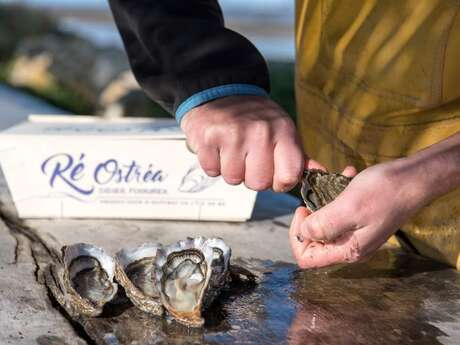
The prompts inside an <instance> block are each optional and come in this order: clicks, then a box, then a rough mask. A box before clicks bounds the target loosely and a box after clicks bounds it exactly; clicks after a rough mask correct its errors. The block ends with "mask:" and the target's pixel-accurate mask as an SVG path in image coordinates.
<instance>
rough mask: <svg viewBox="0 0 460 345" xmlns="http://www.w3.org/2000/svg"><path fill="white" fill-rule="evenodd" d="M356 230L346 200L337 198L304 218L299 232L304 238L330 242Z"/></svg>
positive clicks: (352, 215)
mask: <svg viewBox="0 0 460 345" xmlns="http://www.w3.org/2000/svg"><path fill="white" fill-rule="evenodd" d="M356 229H357V227H356V223H355V218H354V214H353V213H352V212H351V211H350V208H349V207H348V206H347V203H346V198H343V197H340V196H339V197H338V198H337V199H335V200H334V201H332V202H331V203H329V204H327V205H326V206H324V207H323V208H321V209H319V210H318V211H316V212H314V213H313V214H312V215H311V216H309V217H308V218H306V219H305V220H304V221H303V222H302V225H301V229H300V230H301V234H302V236H303V237H304V238H308V239H312V240H315V241H325V242H330V241H332V240H334V239H336V238H337V237H339V236H341V235H343V234H344V233H346V232H349V231H352V230H356Z"/></svg>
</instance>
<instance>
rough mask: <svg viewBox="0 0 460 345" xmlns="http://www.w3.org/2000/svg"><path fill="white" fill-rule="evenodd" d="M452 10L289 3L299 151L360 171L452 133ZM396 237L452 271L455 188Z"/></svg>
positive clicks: (457, 219) (448, 0)
mask: <svg viewBox="0 0 460 345" xmlns="http://www.w3.org/2000/svg"><path fill="white" fill-rule="evenodd" d="M459 6H460V2H459V1H456V0H297V8H296V49H297V66H296V93H297V105H298V116H299V123H298V125H299V130H300V132H301V134H302V136H303V143H304V147H305V150H306V152H307V153H308V154H309V155H310V156H311V157H312V158H314V159H316V160H318V161H320V162H321V163H323V164H324V165H326V166H327V167H328V168H329V169H330V170H332V171H340V170H341V169H343V168H344V167H345V166H346V165H349V164H353V165H355V166H356V167H357V168H359V169H364V168H365V167H367V166H369V165H372V164H376V163H378V162H383V161H387V160H392V159H395V158H398V157H404V156H408V155H411V154H413V153H415V152H417V151H419V150H421V149H423V148H425V147H427V146H429V145H432V144H435V143H437V142H439V141H441V140H443V139H445V138H446V137H448V136H450V135H452V134H455V133H456V132H458V131H460V14H459ZM388 202H391V200H388ZM402 230H403V232H404V234H405V237H406V238H407V239H408V240H409V241H410V242H411V244H412V245H413V246H414V247H415V248H416V249H417V250H418V251H419V252H420V253H421V254H422V255H425V256H428V257H431V258H433V259H436V260H439V261H442V262H445V263H448V264H450V265H452V266H454V267H457V269H460V189H457V190H455V191H453V192H451V193H449V194H448V195H445V196H443V197H442V198H440V199H438V200H436V202H434V203H432V204H431V205H430V206H428V207H426V208H424V209H422V210H421V211H420V212H419V213H418V214H417V215H416V216H415V217H414V218H413V219H412V220H411V221H410V222H409V223H408V224H406V225H404V226H403V229H402Z"/></svg>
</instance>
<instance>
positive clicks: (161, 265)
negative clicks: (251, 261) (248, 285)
mask: <svg viewBox="0 0 460 345" xmlns="http://www.w3.org/2000/svg"><path fill="white" fill-rule="evenodd" d="M229 260H230V248H228V247H227V246H226V245H225V243H223V241H221V240H217V239H211V240H206V239H205V238H203V237H198V238H195V239H192V238H188V239H187V240H185V241H179V242H177V243H175V244H173V245H171V246H168V247H166V248H164V249H163V250H160V251H159V252H158V254H157V261H156V266H157V270H156V277H157V284H158V290H159V292H160V298H161V301H162V303H163V306H164V307H165V308H166V309H167V310H168V312H169V314H170V315H171V316H172V317H173V318H174V319H176V320H177V321H178V322H180V323H182V324H184V325H186V326H190V327H200V326H202V325H203V323H204V320H203V318H202V317H201V311H202V309H204V308H205V307H206V306H208V305H210V304H211V303H212V300H213V299H214V298H215V297H216V296H217V295H218V292H219V290H220V287H222V284H225V280H226V278H225V277H226V276H227V274H228V264H229ZM208 290H210V291H212V292H211V293H209V292H208Z"/></svg>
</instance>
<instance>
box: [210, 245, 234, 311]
mask: <svg viewBox="0 0 460 345" xmlns="http://www.w3.org/2000/svg"><path fill="white" fill-rule="evenodd" d="M206 245H208V246H209V247H211V248H212V249H213V259H212V264H211V268H212V274H211V278H210V281H209V286H208V288H207V289H206V293H205V297H204V303H203V308H204V309H206V308H207V307H209V306H210V305H211V304H212V302H213V301H214V299H215V298H216V297H217V296H218V295H219V293H220V292H221V290H222V288H224V287H225V286H226V285H227V284H228V283H229V280H230V258H231V256H232V250H231V249H230V247H229V246H228V245H227V244H226V243H225V242H224V241H223V240H222V239H221V238H210V239H208V240H206Z"/></svg>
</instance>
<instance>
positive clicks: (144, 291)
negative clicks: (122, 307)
mask: <svg viewBox="0 0 460 345" xmlns="http://www.w3.org/2000/svg"><path fill="white" fill-rule="evenodd" d="M160 248H161V244H157V243H144V244H142V245H140V246H138V247H135V248H130V249H122V250H120V251H119V252H118V253H117V254H116V259H117V267H116V273H115V277H116V279H117V281H118V282H119V283H120V284H121V285H122V286H123V288H124V289H125V292H126V295H127V296H128V298H129V299H130V300H131V302H133V304H134V305H135V306H136V307H137V308H139V309H141V310H142V311H144V312H146V313H149V314H153V315H161V314H162V313H163V307H162V306H161V302H160V294H159V292H158V289H157V285H156V276H155V260H156V255H157V251H158V249H160Z"/></svg>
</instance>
